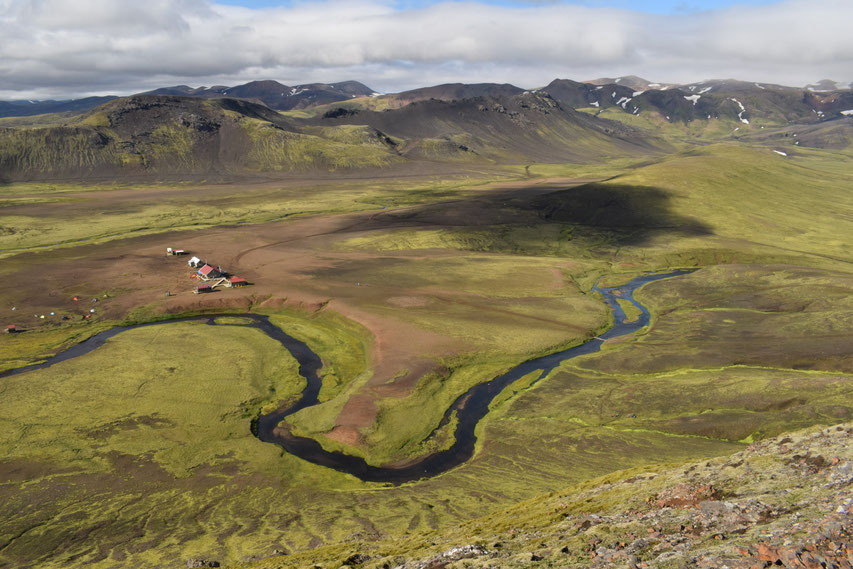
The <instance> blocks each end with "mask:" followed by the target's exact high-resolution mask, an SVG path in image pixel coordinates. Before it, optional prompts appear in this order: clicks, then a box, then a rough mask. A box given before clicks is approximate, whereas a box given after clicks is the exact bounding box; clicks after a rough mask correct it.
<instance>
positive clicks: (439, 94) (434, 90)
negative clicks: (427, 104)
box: [386, 83, 524, 104]
mask: <svg viewBox="0 0 853 569" xmlns="http://www.w3.org/2000/svg"><path fill="white" fill-rule="evenodd" d="M523 92H524V89H522V88H520V87H516V86H515V85H510V84H509V83H502V84H499V83H475V84H473V85H468V84H464V83H446V84H444V85H435V86H434V87H422V88H420V89H412V90H411V91H403V92H402V93H394V94H391V95H386V98H389V99H393V100H395V101H398V102H401V103H404V104H405V103H412V102H416V101H427V100H429V99H438V100H441V101H453V100H458V99H473V98H475V97H493V98H501V97H512V96H514V95H519V94H521V93H523Z"/></svg>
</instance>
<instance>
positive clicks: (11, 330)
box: [6, 324, 18, 334]
mask: <svg viewBox="0 0 853 569" xmlns="http://www.w3.org/2000/svg"><path fill="white" fill-rule="evenodd" d="M17 331H18V328H17V326H15V325H14V324H9V325H8V326H6V333H7V334H14V333H15V332H17Z"/></svg>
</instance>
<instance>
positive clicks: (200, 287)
mask: <svg viewBox="0 0 853 569" xmlns="http://www.w3.org/2000/svg"><path fill="white" fill-rule="evenodd" d="M193 292H194V293H196V294H204V293H206V292H213V287H212V286H210V285H209V284H203V285H198V286H197V287H195V290H194V291H193Z"/></svg>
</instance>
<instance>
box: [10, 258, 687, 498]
mask: <svg viewBox="0 0 853 569" xmlns="http://www.w3.org/2000/svg"><path fill="white" fill-rule="evenodd" d="M690 272H692V271H691V270H680V271H673V272H669V273H658V274H650V275H642V276H639V277H636V278H634V279H632V280H631V281H630V282H628V283H627V284H624V285H621V286H616V287H600V286H598V285H596V286H595V287H593V291H597V292H599V293H601V295H602V297H603V298H604V301H605V302H606V303H607V306H608V307H609V308H610V309H611V311H612V312H613V321H614V325H613V327H611V328H610V329H609V330H607V332H604V333H603V334H601V335H600V336H597V337H595V338H592V339H590V340H589V341H587V342H585V343H583V344H580V345H578V346H574V347H572V348H569V349H566V350H562V351H559V352H555V353H553V354H549V355H547V356H542V357H539V358H534V359H531V360H528V361H526V362H523V363H521V364H519V365H517V366H515V367H514V368H512V369H510V370H509V371H507V372H506V373H503V374H501V375H499V376H497V377H495V378H494V379H492V380H491V381H488V382H485V383H481V384H478V385H475V386H474V387H472V388H471V389H469V390H468V391H467V392H465V393H463V394H462V395H460V396H459V397H458V398H457V399H456V400H455V401H454V402H453V404H452V405H451V406H450V408H448V409H447V411H446V412H445V414H444V417H443V418H442V419H441V421H440V422H439V424H438V425H436V427H435V429H434V430H433V433H435V432H436V431H438V429H440V428H442V427H444V426H445V425H447V424H448V422H449V421H450V420H451V418H452V417H453V415H454V414H455V415H456V420H457V422H456V430H455V431H454V442H453V444H452V445H451V446H450V447H449V448H447V449H445V450H441V451H437V452H435V453H432V454H429V455H427V456H424V457H422V458H420V459H418V460H416V461H412V462H408V463H406V464H405V465H403V466H373V465H370V464H367V463H366V462H365V461H364V459H363V458H361V457H358V456H352V455H348V454H345V453H342V452H338V451H327V450H325V449H323V447H321V446H320V444H319V443H318V442H317V441H315V440H314V439H310V438H305V437H298V436H296V435H293V434H292V433H290V432H289V431H288V430H287V429H286V427H284V426H279V425H280V423H281V422H282V420H283V419H284V418H285V417H287V416H288V415H292V414H293V413H296V412H297V411H300V410H302V409H305V408H306V407H310V406H312V405H316V404H317V403H318V400H317V398H318V395H319V393H320V388H321V387H322V380H321V378H320V376H319V371H320V369H321V368H322V367H323V362H322V360H321V359H320V356H318V355H317V354H315V353H314V352H313V351H311V349H310V348H309V347H308V346H307V345H306V344H305V343H304V342H301V341H300V340H297V339H296V338H293V337H292V336H289V335H288V334H287V333H285V332H284V331H283V330H281V329H280V328H278V327H276V326H274V325H273V324H272V323H271V322H270V321H269V319H268V317H266V316H262V315H259V314H219V315H207V316H197V317H190V318H181V319H174V320H163V321H158V322H148V323H145V324H137V325H133V326H116V327H115V328H111V329H109V330H107V331H105V332H101V333H99V334H96V335H95V336H92V337H91V338H89V339H88V340H86V341H84V342H81V343H79V344H76V345H74V346H72V347H70V348H68V349H67V350H65V351H63V352H61V353H59V354H57V355H55V356H53V357H51V358H49V359H48V360H46V361H45V362H43V363H40V364H34V365H29V366H24V367H20V368H16V369H12V370H8V371H6V372H3V373H2V374H0V377H7V376H10V375H16V374H19V373H25V372H28V371H33V370H36V369H44V368H47V367H50V366H52V365H55V364H57V363H59V362H63V361H66V360H69V359H72V358H76V357H79V356H82V355H85V354H88V353H89V352H91V351H92V350H95V349H97V348H99V347H100V346H103V345H104V343H105V342H106V341H107V340H108V339H109V338H112V337H113V336H115V335H116V334H120V333H121V332H124V331H126V330H130V329H133V328H141V327H145V326H159V325H163V324H172V323H175V322H186V321H190V320H194V321H198V320H202V321H207V322H208V323H209V324H211V325H215V326H247V327H251V328H256V329H259V330H261V331H262V332H264V333H265V334H266V335H267V336H269V337H270V338H272V339H274V340H276V341H278V342H279V343H281V345H282V346H284V347H285V349H287V350H288V351H289V352H290V353H291V354H292V355H293V357H294V358H295V359H296V361H297V362H298V363H299V374H300V375H301V376H302V377H304V378H305V380H306V381H307V385H306V387H305V389H304V390H303V392H302V395H301V397H300V398H299V400H298V401H296V402H295V403H292V404H291V405H289V406H286V407H283V408H280V409H278V410H276V411H273V412H271V413H267V414H264V415H260V416H259V417H258V418H257V419H256V421H255V422H254V426H255V431H256V435H257V437H258V438H259V439H260V440H262V441H264V442H267V443H272V444H277V445H279V446H281V447H282V448H284V449H285V450H286V451H287V452H289V453H291V454H293V455H295V456H298V457H299V458H301V459H303V460H307V461H309V462H313V463H315V464H319V465H322V466H327V467H329V468H333V469H335V470H338V471H340V472H345V473H348V474H352V475H353V476H356V477H357V478H359V479H361V480H364V481H367V482H386V483H392V484H401V483H404V482H411V481H414V480H419V479H422V478H428V477H432V476H436V475H438V474H441V473H443V472H447V471H448V470H450V469H452V468H454V467H456V466H459V465H461V464H464V463H465V462H467V461H468V460H469V459H471V457H473V456H474V444H475V442H476V440H477V438H476V435H475V429H476V427H477V424H478V423H479V422H480V421H481V420H482V419H483V418H484V417H485V416H486V414H487V413H488V412H489V404H491V402H492V400H494V398H495V397H496V396H497V395H498V394H499V393H500V392H501V391H503V390H504V389H505V388H506V387H507V386H509V385H511V384H512V383H514V382H516V381H518V380H519V379H521V378H522V377H524V376H526V375H528V374H530V373H533V372H539V373H538V375H537V376H536V377H535V379H534V380H533V382H532V383H535V382H537V381H539V380H541V379H543V378H544V377H546V376H547V375H548V374H549V373H550V372H551V371H552V370H553V369H554V368H555V367H557V366H558V365H560V364H561V363H562V362H564V361H566V360H569V359H571V358H575V357H578V356H582V355H586V354H591V353H593V352H597V351H598V350H600V349H601V345H602V344H603V343H604V342H605V341H606V340H608V339H609V338H615V337H617V336H624V335H626V334H631V333H633V332H636V331H637V330H639V329H641V328H643V327H644V326H647V325H648V324H649V318H650V316H649V311H648V309H647V308H646V307H645V306H643V305H641V304H640V303H639V302H637V301H636V300H635V299H634V292H635V291H636V290H637V289H638V288H640V287H641V286H643V285H645V284H647V283H649V282H652V281H657V280H661V279H667V278H671V277H676V276H680V275H684V274H687V273H690ZM618 299H622V300H626V301H628V302H630V303H632V304H633V305H634V306H636V307H637V308H638V309H639V310H640V316H639V317H638V318H637V319H636V320H633V321H630V322H627V321H626V316H625V312H624V311H623V310H622V307H621V306H619V303H618ZM224 316H229V317H235V316H236V317H241V318H245V319H249V323H247V324H233V323H229V324H219V323H217V322H216V318H219V317H224ZM532 383H531V384H532ZM430 436H432V434H431V435H430Z"/></svg>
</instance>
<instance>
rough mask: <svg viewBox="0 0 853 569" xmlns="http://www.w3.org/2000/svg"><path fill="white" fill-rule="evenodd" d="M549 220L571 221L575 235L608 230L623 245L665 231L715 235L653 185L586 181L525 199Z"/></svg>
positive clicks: (523, 205) (525, 203)
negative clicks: (675, 207)
mask: <svg viewBox="0 0 853 569" xmlns="http://www.w3.org/2000/svg"><path fill="white" fill-rule="evenodd" d="M519 208H522V209H524V208H530V209H532V210H533V211H535V212H536V214H537V215H538V217H539V218H540V219H541V220H543V221H545V222H549V223H567V224H571V225H572V226H573V227H574V228H575V229H574V232H575V234H578V235H583V233H584V231H585V230H596V231H598V232H600V231H604V232H606V233H608V234H610V237H611V241H612V242H614V243H617V244H621V245H640V244H642V243H643V242H645V241H647V240H648V239H649V238H651V237H653V236H655V235H658V234H663V233H671V234H672V233H675V234H683V235H711V234H712V233H713V232H712V231H711V228H710V226H708V225H707V224H705V223H703V222H702V221H700V220H698V219H695V218H691V217H687V216H683V215H680V214H678V213H675V212H674V211H673V210H672V205H671V198H670V195H669V194H668V193H667V192H666V191H665V190H662V189H660V188H655V187H651V186H629V185H624V184H619V185H617V184H585V185H583V186H578V187H576V188H570V189H567V190H560V191H557V192H552V193H548V194H544V195H541V196H538V197H536V198H533V199H531V200H523V199H522V200H521V201H520V202H519Z"/></svg>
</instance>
